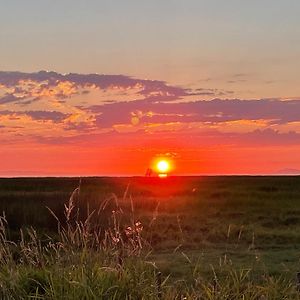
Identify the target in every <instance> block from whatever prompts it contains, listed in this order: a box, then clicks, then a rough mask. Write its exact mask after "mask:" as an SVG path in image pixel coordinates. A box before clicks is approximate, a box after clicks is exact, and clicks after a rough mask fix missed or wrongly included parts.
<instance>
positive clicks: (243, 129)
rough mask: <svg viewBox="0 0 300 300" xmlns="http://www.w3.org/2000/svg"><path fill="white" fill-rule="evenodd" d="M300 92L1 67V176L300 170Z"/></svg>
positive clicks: (260, 172) (250, 172)
mask: <svg viewBox="0 0 300 300" xmlns="http://www.w3.org/2000/svg"><path fill="white" fill-rule="evenodd" d="M299 111H300V101H299V99H298V98H296V97H295V98H286V97H278V98H253V99H251V98H241V97H237V95H235V93H234V92H232V91H230V90H226V89H219V88H207V87H205V86H204V85H203V86H201V85H199V86H198V87H189V86H184V85H172V84H168V83H166V82H164V81H159V80H145V79H139V78H133V77H129V76H122V75H97V74H89V75H85V74H75V73H73V74H65V75H62V74H59V73H56V72H44V71H43V72H35V73H21V72H0V140H1V146H0V155H1V158H2V160H1V164H0V176H26V175H34V176H45V175H55V176H59V175H70V176H75V175H144V173H145V170H146V169H147V167H148V166H149V165H150V163H151V161H152V160H153V158H155V157H157V156H166V157H170V158H171V159H172V160H173V161H174V163H175V169H174V174H183V175H189V174H273V173H276V172H278V171H279V170H282V169H300V156H299V150H300V114H299Z"/></svg>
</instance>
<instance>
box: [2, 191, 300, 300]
mask: <svg viewBox="0 0 300 300" xmlns="http://www.w3.org/2000/svg"><path fill="white" fill-rule="evenodd" d="M79 194H80V188H77V189H76V190H75V191H74V192H73V194H72V196H71V198H70V200H69V202H68V203H67V204H66V205H65V209H64V216H65V219H64V220H63V221H62V220H61V219H60V218H58V217H57V216H56V214H54V213H53V212H52V211H51V210H50V212H51V214H53V216H54V218H56V221H57V225H58V226H57V233H56V234H55V235H53V236H52V235H51V236H46V237H43V236H39V235H38V234H37V232H36V231H35V230H34V229H33V228H28V229H27V230H21V232H20V237H19V239H17V240H16V239H14V241H10V239H9V238H8V234H7V221H6V218H5V216H3V217H1V218H0V298H1V299H150V300H151V299H166V300H168V299H178V300H179V299H201V300H205V299H207V300H208V299H224V300H225V299H227V300H234V299H244V300H248V299H249V300H250V299H257V300H263V299H278V300H279V299H300V297H299V293H298V292H297V289H296V285H295V282H294V281H293V280H291V279H288V278H285V277H280V276H269V275H267V273H266V272H261V273H260V274H259V276H258V274H257V272H256V271H255V270H252V269H247V270H245V269H242V268H235V267H234V266H233V265H232V264H231V263H230V262H229V261H228V262H227V261H226V262H225V261H222V262H220V264H218V265H217V266H211V267H210V269H211V272H210V274H209V276H207V274H206V275H205V276H204V274H203V270H202V266H201V265H200V264H197V263H195V264H194V263H192V261H190V259H189V257H188V256H186V255H185V254H184V253H182V255H183V256H184V257H185V259H186V260H187V261H188V262H189V263H190V272H189V274H188V276H184V277H182V278H172V274H162V273H161V272H160V270H159V269H158V267H157V266H156V264H155V263H153V262H152V261H150V259H149V257H151V256H149V255H148V254H149V251H150V250H151V247H150V246H149V244H148V243H147V241H146V240H144V237H148V236H149V234H148V233H147V232H146V233H145V232H143V226H142V224H141V223H140V222H139V220H136V219H135V211H134V208H133V206H132V210H131V211H130V212H126V213H125V212H124V211H123V209H122V208H121V207H120V202H119V201H118V199H117V197H114V198H112V199H113V203H108V202H109V201H106V202H105V201H104V202H103V203H102V204H101V206H100V208H99V209H98V210H93V211H91V212H90V211H89V208H87V212H84V214H82V212H81V210H80V209H81V208H80V205H79ZM125 196H126V195H125ZM107 208H109V211H110V215H109V217H108V218H107V220H106V221H105V222H103V220H101V226H99V224H97V223H96V222H92V221H91V220H94V219H95V216H97V215H98V216H100V215H101V214H100V212H101V211H104V210H106V209H107ZM82 216H84V217H82ZM101 216H102V215H101ZM96 219H97V218H96ZM104 224H105V226H104ZM148 229H149V230H150V229H151V228H149V227H148ZM178 267H179V268H180V266H178Z"/></svg>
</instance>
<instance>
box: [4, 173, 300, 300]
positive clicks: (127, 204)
mask: <svg viewBox="0 0 300 300" xmlns="http://www.w3.org/2000/svg"><path fill="white" fill-rule="evenodd" d="M78 186H79V179H78V178H71V179H70V178H20V179H0V210H1V211H4V212H5V216H6V219H7V221H8V233H7V234H8V237H7V239H9V240H12V241H15V242H19V240H20V235H19V229H20V228H23V229H25V228H26V227H30V226H33V227H34V228H36V229H37V232H38V235H39V236H40V239H41V240H42V241H43V237H45V236H46V235H50V236H52V237H53V239H54V240H55V239H59V237H58V232H57V220H56V219H55V218H54V217H53V215H52V214H51V213H50V211H49V209H50V210H51V211H52V213H53V214H55V215H56V216H57V218H58V219H60V220H63V219H64V218H65V216H64V204H65V203H66V202H67V201H68V199H69V198H70V196H71V194H72V192H73V191H74V189H75V188H77V187H78ZM75 206H76V208H77V209H79V210H78V211H77V213H76V214H77V215H76V217H77V218H78V220H79V219H80V220H85V219H86V217H87V216H88V215H89V214H91V212H93V211H94V210H95V212H94V213H93V215H92V216H91V217H90V218H89V222H90V224H91V226H92V227H93V228H97V229H99V228H101V229H103V230H106V229H109V228H111V226H113V220H112V218H111V216H112V214H117V213H118V226H119V227H118V228H119V229H118V230H119V231H120V232H121V233H120V234H122V232H123V231H124V230H125V229H126V228H127V227H128V226H131V228H133V226H135V225H134V224H135V223H137V222H140V223H138V224H139V225H138V226H140V227H141V228H142V229H141V233H140V238H141V239H142V240H143V250H141V252H142V254H141V255H142V256H143V259H142V263H145V262H146V263H147V264H148V265H149V264H150V262H151V264H154V265H155V270H156V271H155V273H157V272H161V273H162V278H163V279H162V280H164V279H165V278H167V281H166V282H167V283H166V286H167V285H168V284H169V286H172V285H173V284H174V285H178V284H181V283H182V282H185V287H186V286H190V287H191V286H193V285H194V284H195V276H196V275H195V274H197V276H198V277H197V278H202V279H201V280H203V281H205V282H206V281H207V282H208V283H209V282H214V280H215V279H216V274H218V278H219V279H220V280H221V278H222V276H223V277H224V278H227V277H226V276H228V274H229V273H230V274H232V272H238V273H237V274H239V275H236V276H237V277H238V278H239V280H241V278H244V277H243V275H241V274H244V273H243V272H246V273H245V274H246V275H245V279H243V280H245V281H246V282H247V284H248V285H249V282H251V284H257V286H256V288H257V289H258V290H260V289H259V287H262V288H263V286H264V285H263V284H262V282H263V281H265V280H270V282H271V283H270V282H268V286H270V285H271V286H272V291H273V292H274V291H275V290H276V289H277V290H276V292H274V293H275V294H274V295H273V296H270V295H271V294H268V292H260V294H259V293H258V294H259V297H265V296H264V295H267V296H268V295H269V296H268V297H267V296H266V297H267V298H259V297H258V296H257V297H256V298H255V295H253V296H251V297H250V296H249V297H248V296H246V297H244V298H242V296H241V295H242V294H240V295H239V296H236V298H234V297H233V296H231V297H232V298H230V296H226V297H227V298H226V297H225V296H224V297H223V298H222V297H221V296H220V294H212V295H211V298H209V297H207V298H205V297H204V296H203V298H195V297H196V296H195V295H198V293H196V294H195V293H194V294H193V292H191V295H194V296H191V298H190V299H297V298H296V297H298V294H297V293H296V291H295V285H296V282H295V278H296V273H297V271H299V270H300V265H299V254H300V251H299V250H300V177H247V176H245V177H241V176H238V177H169V178H164V179H159V178H140V177H133V178H83V179H82V180H81V184H80V192H79V194H78V197H76V203H75ZM47 207H48V208H47ZM63 225H64V223H62V226H63ZM145 255H146V256H145ZM140 259H141V258H140V256H139V258H136V261H139V260H140ZM143 270H144V271H145V269H143ZM144 271H142V272H144ZM248 272H249V273H248ZM129 273H130V272H129ZM146 273H147V272H146ZM150 273H151V272H150ZM130 274H131V273H130ZM1 276H3V274H2V275H1ZM199 276H200V277H199ZM241 276H242V277H241ZM150 278H152V277H151V276H150ZM232 278H235V277H234V276H233V277H232ZM149 280H150V279H149ZM151 280H154V281H153V282H156V281H155V280H156V279H153V278H152V279H151ZM151 280H150V281H151ZM277 280H278V281H277ZM285 281H287V282H285ZM145 282H146V281H145ZM153 282H152V285H153ZM226 282H231V281H230V280H229V279H228V278H227V280H226ZM233 282H236V281H234V280H233ZM149 284H150V285H151V283H149ZM232 285H234V284H232ZM212 286H213V283H212ZM220 286H221V285H220ZM188 289H189V288H188ZM249 289H250V287H249ZM285 289H286V290H285ZM251 290H253V291H254V290H256V289H255V288H254V287H253V286H252V288H251ZM287 290H288V291H287ZM260 291H261V290H260ZM282 291H286V292H285V293H286V295H287V298H284V296H282V294H281V293H282ZM35 292H36V290H35ZM166 293H170V290H168V291H166ZM276 293H277V294H276ZM221 294H222V293H221ZM224 294H225V292H224ZM258 294H257V295H258ZM126 295H127V294H126ZM166 295H167V294H165V296H162V295H160V294H159V293H158V295H156V296H157V297H158V298H160V299H167V298H168V297H169V298H168V299H173V298H175V296H170V295H171V294H170V295H169V294H168V295H169V296H166ZM187 295H188V293H187ZM232 295H233V294H232ZM236 295H238V293H237V294H236ZM245 295H246V294H245ZM247 295H248V294H247ZM249 295H250V294H249ZM123 296H124V295H123ZM177 296H178V294H177ZM103 297H104V296H103ZM107 297H108V296H107ZM118 297H119V296H118ZM118 297H117V296H116V298H115V299H119V298H118ZM126 297H127V296H126ZM139 297H140V296H139ZM139 297H138V296H136V297H135V296H132V299H140V298H139ZM153 297H154V296H153ZM162 297H163V298H162ZM178 297H179V296H178ZM180 297H181V296H180ZM182 297H183V296H182ZM193 297H194V298H193ZM199 297H200V296H199ZM247 297H248V298H247ZM9 299H11V298H9ZM37 299H38V298H37ZM70 299H71V298H70ZM82 299H89V297H87V298H84V297H83V298H82ZM91 299H92V298H91ZM95 299H97V297H96V298H95ZM103 299H110V298H109V297H108V298H105V297H104V298H103ZM120 299H122V297H121V298H120ZM128 299H130V297H129V298H128ZM145 299H147V297H145ZM149 299H150V298H149ZM153 299H155V297H154V298H153ZM178 299H181V298H178Z"/></svg>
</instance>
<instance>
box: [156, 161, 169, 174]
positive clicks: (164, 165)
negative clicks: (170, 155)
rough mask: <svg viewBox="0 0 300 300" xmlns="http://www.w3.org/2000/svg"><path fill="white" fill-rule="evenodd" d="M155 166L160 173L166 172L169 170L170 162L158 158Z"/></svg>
mask: <svg viewBox="0 0 300 300" xmlns="http://www.w3.org/2000/svg"><path fill="white" fill-rule="evenodd" d="M156 167H157V170H158V171H159V172H160V173H167V172H168V171H169V170H170V164H169V162H168V161H166V160H160V161H159V162H158V163H157V165H156Z"/></svg>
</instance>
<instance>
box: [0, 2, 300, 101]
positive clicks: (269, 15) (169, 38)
mask: <svg viewBox="0 0 300 300" xmlns="http://www.w3.org/2000/svg"><path fill="white" fill-rule="evenodd" d="M0 3H1V10H0V39H1V47H0V55H1V58H2V59H1V62H0V69H1V70H5V71H9V70H20V71H28V72H32V71H38V70H42V69H43V70H54V71H58V72H62V73H67V72H79V73H94V72H97V73H105V74H126V75H131V76H135V77H139V78H149V79H160V80H166V81H167V82H170V83H172V84H180V85H194V86H196V85H197V84H199V82H200V83H201V81H205V80H207V81H208V79H213V83H211V85H209V84H207V87H213V86H216V85H218V88H226V87H228V88H231V86H230V84H229V85H228V82H229V81H231V77H234V76H235V75H241V74H242V75H247V88H249V89H251V92H252V94H253V96H256V95H258V96H260V95H261V96H262V97H267V96H270V97H271V96H274V97H275V96H282V95H281V90H282V89H285V90H288V92H287V91H284V93H285V94H286V95H288V96H291V97H292V96H298V95H299V94H300V90H299V88H298V89H297V88H296V87H297V82H298V79H297V77H298V76H299V71H298V70H299V69H300V60H299V53H300V19H299V13H300V1H296V0H287V1H280V0H273V1H271V0H265V1H258V0H254V1H247V2H246V1H238V0H229V1H216V0H212V1H211V0H210V1H203V0H197V1H196V0H187V1H182V0H181V1H179V0H169V1H158V0H154V1H137V0H130V1H124V0H123V1H120V0H119V1H94V0H89V1H77V0H73V1H71V0H61V1H58V0H51V1H48V0H43V1H38V0H27V1H20V0H19V1H17V0H10V1H3V0H1V1H0ZM254 78H255V79H254ZM255 81H259V82H255ZM197 82H198V83H197ZM243 82H246V79H243V80H240V84H239V85H238V83H237V82H236V87H235V89H236V91H237V93H238V92H239V91H240V93H241V94H243V92H245V91H246V87H244V86H243ZM262 82H264V83H274V82H277V84H276V87H271V86H270V85H269V86H266V85H262ZM294 89H295V90H294ZM298 91H299V93H298ZM249 95H250V96H251V93H250V94H249Z"/></svg>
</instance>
